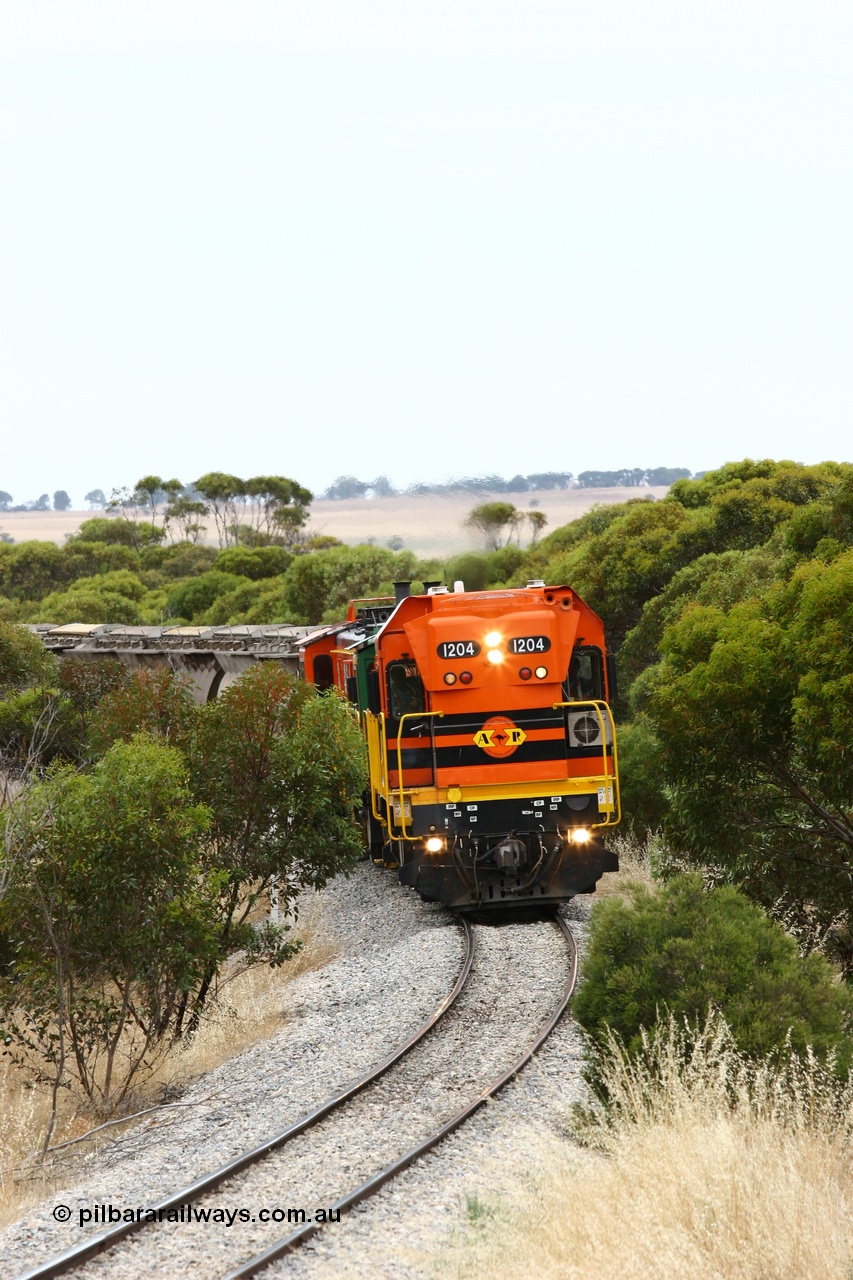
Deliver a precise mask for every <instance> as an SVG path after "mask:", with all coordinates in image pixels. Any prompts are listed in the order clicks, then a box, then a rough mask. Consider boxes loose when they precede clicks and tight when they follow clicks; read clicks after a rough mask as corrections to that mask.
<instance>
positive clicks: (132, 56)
mask: <svg viewBox="0 0 853 1280" xmlns="http://www.w3.org/2000/svg"><path fill="white" fill-rule="evenodd" d="M851 53H853V6H851V5H850V4H849V3H843V4H842V3H821V0H807V2H806V0H792V2H790V3H784V0H772V2H771V0H766V2H761V0H707V2H706V0H677V2H674V0H659V2H658V3H653V2H652V0H624V2H622V3H620V2H614V0H589V2H588V3H573V2H572V0H564V2H563V3H545V0H503V2H501V0H491V2H490V3H486V2H485V0H446V2H444V0H433V2H430V0H393V2H392V0H387V2H386V3H379V2H375V3H374V2H369V0H347V2H346V3H344V2H341V3H334V2H332V0H304V3H294V2H292V0H275V3H266V2H265V0H254V2H252V0H241V2H240V3H236V2H235V3H230V4H226V3H217V2H216V0H163V2H159V0H144V2H143V3H136V2H131V0H56V2H47V0H0V488H2V489H6V490H8V491H10V492H11V493H12V494H13V495H14V497H15V500H16V501H23V500H26V499H30V498H33V497H35V496H37V495H38V494H39V493H41V492H44V491H45V490H47V491H49V492H51V493H52V492H53V490H54V489H56V488H60V487H61V488H65V489H67V490H68V491H69V492H70V494H71V496H72V498H73V499H74V501H75V505H81V503H82V496H83V493H84V492H85V491H86V490H87V489H89V488H92V487H95V486H98V487H101V488H103V489H105V490H107V491H108V490H109V489H110V487H111V486H113V485H120V484H124V483H132V482H133V481H135V480H136V479H137V478H138V476H139V475H141V474H143V473H145V472H149V471H155V472H159V473H160V474H162V475H164V476H171V475H174V474H176V475H177V476H178V477H179V478H181V479H183V480H184V481H186V480H190V479H195V478H196V477H197V476H198V475H199V474H201V473H202V472H203V471H206V470H211V469H217V470H219V469H221V470H229V471H234V472H236V473H237V474H239V475H242V476H247V475H251V474H257V473H269V472H278V473H284V474H287V475H292V476H294V477H295V478H297V479H299V480H300V481H302V482H303V483H305V484H308V485H309V486H311V487H312V488H314V489H316V490H320V489H322V488H323V487H325V485H327V484H328V483H329V482H330V481H331V480H332V479H333V478H334V477H335V476H336V475H338V474H341V473H346V472H354V473H356V474H357V475H359V476H361V477H362V478H365V479H370V478H372V477H373V476H375V475H377V474H379V473H383V472H384V473H386V474H388V475H389V476H390V477H391V478H392V480H394V481H395V482H397V483H401V484H402V483H409V482H412V481H414V480H418V479H440V478H442V477H445V476H448V475H451V474H455V475H460V474H465V473H468V474H472V473H473V474H483V473H484V472H489V471H496V472H500V473H503V474H506V475H511V474H514V473H515V472H516V471H522V472H524V471H541V470H546V469H556V470H570V471H574V472H578V471H581V470H584V469H585V468H589V467H617V466H642V465H649V466H654V465H672V466H676V465H680V466H687V467H690V468H691V469H693V470H697V469H705V468H709V467H713V466H715V465H718V464H719V463H721V462H723V461H725V460H727V459H731V458H739V457H743V456H745V455H751V456H773V457H793V458H796V459H799V460H801V461H805V462H814V461H818V460H819V459H821V458H825V457H834V458H842V459H851V457H853V448H851V442H853V431H851V421H853V415H851V409H853V370H851V352H853V248H852V247H851V243H852V242H853V198H851V190H852V188H853V183H851V142H850V140H851V124H853V76H851V62H850V59H851Z"/></svg>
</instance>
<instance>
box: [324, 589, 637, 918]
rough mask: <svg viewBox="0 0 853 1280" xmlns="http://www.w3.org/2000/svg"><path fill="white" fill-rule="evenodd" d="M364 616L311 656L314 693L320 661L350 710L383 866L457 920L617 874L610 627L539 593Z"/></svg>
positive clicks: (415, 602) (422, 604) (579, 889)
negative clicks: (349, 699) (362, 743)
mask: <svg viewBox="0 0 853 1280" xmlns="http://www.w3.org/2000/svg"><path fill="white" fill-rule="evenodd" d="M371 603H372V605H373V609H374V612H373V614H372V615H371V616H370V617H367V616H365V612H364V602H356V603H355V604H354V605H353V606H351V609H350V615H351V616H350V617H349V618H348V620H347V623H346V624H342V625H341V626H340V627H335V628H324V629H322V632H317V633H314V635H313V636H309V637H308V638H307V639H306V640H305V641H304V642H303V651H304V654H305V671H306V676H308V678H314V679H315V683H317V684H318V686H319V685H320V680H319V679H316V677H315V674H314V673H315V672H318V659H319V658H321V657H322V656H323V655H324V654H326V655H328V657H329V659H330V660H331V661H332V664H333V667H334V670H335V684H336V685H337V687H338V688H340V689H341V690H342V691H345V692H346V691H349V692H350V695H351V696H353V695H354V696H355V698H356V700H357V703H358V706H359V714H360V717H361V723H362V727H363V731H364V734H365V739H366V744H367V751H368V760H369V771H370V782H369V787H368V794H367V795H366V797H365V811H366V827H367V831H368V836H369V843H370V845H371V848H372V852H373V854H374V856H375V857H377V859H378V860H380V859H381V860H383V861H391V860H392V861H394V862H395V863H396V864H397V865H398V866H399V875H400V879H401V880H402V882H403V883H404V884H410V885H412V886H413V887H415V888H417V889H418V890H419V892H420V893H421V894H422V895H423V896H424V897H426V898H432V899H437V900H439V901H441V902H445V903H447V904H448V905H449V906H453V907H457V908H465V907H501V906H504V907H506V906H517V905H519V904H522V903H528V904H529V903H531V902H534V903H537V904H546V903H547V904H551V903H556V902H560V901H563V900H565V899H566V898H570V897H573V896H574V895H575V894H576V893H591V892H593V891H594V889H595V884H596V882H597V881H598V879H599V878H600V877H601V875H602V873H603V872H604V871H611V870H614V871H615V870H617V869H618V862H617V859H616V857H615V855H614V854H613V853H611V852H609V851H608V850H607V849H606V847H605V845H604V841H603V833H604V831H605V829H606V828H608V827H612V826H615V825H616V823H617V822H618V821H619V816H620V815H619V782H618V768H617V754H616V739H615V731H614V725H613V718H612V715H611V712H610V706H609V698H610V697H612V696H613V692H612V685H613V682H614V680H615V671H614V668H613V662H612V658H609V657H608V655H607V652H606V649H605V643H604V631H603V626H602V623H601V620H600V619H599V618H598V617H597V615H596V614H595V613H593V611H592V610H591V609H589V608H588V606H586V605H585V604H584V603H583V601H582V600H580V598H579V597H578V596H577V595H576V594H575V593H574V592H572V591H571V590H570V589H569V588H567V587H546V586H544V585H542V584H539V583H536V584H531V585H530V586H528V587H527V588H518V589H512V590H505V591H493V592H489V591H480V592H465V591H459V590H456V591H454V592H452V593H451V592H448V591H447V590H446V589H433V590H431V591H430V592H428V593H427V594H426V595H421V596H406V597H405V598H403V599H400V600H398V601H397V602H396V603H395V604H393V605H392V604H391V603H390V602H383V604H382V611H381V612H382V616H379V613H377V612H376V602H371ZM360 606H361V613H360V612H359V610H360ZM323 673H324V664H323V663H322V662H320V664H319V674H320V675H322V674H323Z"/></svg>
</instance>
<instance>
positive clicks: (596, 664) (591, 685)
mask: <svg viewBox="0 0 853 1280" xmlns="http://www.w3.org/2000/svg"><path fill="white" fill-rule="evenodd" d="M602 667H603V664H602V661H601V650H600V649H596V648H595V647H594V646H593V645H589V646H587V647H584V648H577V649H575V650H574V652H573V653H572V660H571V662H570V663H569V674H568V677H567V679H566V682H565V684H564V685H563V693H564V694H565V695H566V701H567V702H593V701H597V700H600V699H602V698H603V697H604V679H603V673H602Z"/></svg>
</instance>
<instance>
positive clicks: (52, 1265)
mask: <svg viewBox="0 0 853 1280" xmlns="http://www.w3.org/2000/svg"><path fill="white" fill-rule="evenodd" d="M460 923H461V925H462V927H463V930H464V934H465V959H464V961H463V963H462V968H461V969H460V971H459V976H458V977H457V979H456V983H455V985H454V987H453V990H452V991H451V992H450V993H449V994H448V995H446V996H445V998H444V999H443V1000H442V1002H441V1004H440V1005H439V1006H438V1008H437V1009H436V1010H435V1012H434V1013H433V1014H432V1015H431V1016H430V1018H429V1020H428V1021H427V1022H425V1023H423V1025H422V1026H420V1027H419V1028H418V1030H417V1031H415V1032H414V1034H413V1035H411V1036H410V1037H409V1039H408V1040H406V1041H405V1043H404V1044H402V1045H400V1046H399V1047H398V1048H396V1049H394V1050H392V1052H391V1053H390V1054H388V1056H387V1057H386V1058H383V1059H382V1061H381V1062H380V1063H379V1065H378V1066H376V1067H374V1068H373V1069H372V1070H371V1071H370V1072H368V1074H367V1075H364V1076H362V1077H361V1078H360V1079H359V1080H356V1081H355V1083H354V1084H351V1085H347V1087H346V1088H345V1089H342V1090H341V1091H340V1092H339V1093H336V1094H335V1095H334V1096H333V1097H331V1098H329V1099H327V1101H326V1102H323V1103H321V1104H320V1106H319V1107H315V1109H314V1110H313V1111H310V1112H309V1113H308V1114H307V1115H305V1116H303V1117H302V1119H301V1120H297V1121H295V1122H294V1123H293V1124H291V1125H288V1127H287V1128H286V1129H282V1130H281V1131H280V1132H279V1133H276V1134H274V1135H273V1136H272V1137H271V1138H268V1139H267V1140H266V1141H265V1142H262V1143H261V1144H260V1145H259V1146H257V1147H252V1148H251V1150H249V1151H243V1152H242V1153H241V1154H240V1155H239V1156H235V1157H234V1159H233V1160H229V1161H228V1163H227V1164H224V1165H221V1166H220V1168H218V1169H215V1170H214V1171H213V1172H212V1173H207V1174H203V1175H202V1177H200V1178H197V1179H196V1181H195V1182H192V1183H190V1185H189V1186H187V1187H183V1188H182V1189H181V1190H180V1191H176V1192H174V1193H173V1194H172V1195H170V1196H168V1197H167V1198H166V1199H165V1200H160V1201H159V1202H158V1203H157V1204H154V1205H151V1206H150V1208H151V1209H152V1210H153V1211H154V1212H156V1213H157V1216H158V1218H159V1217H160V1213H161V1212H162V1213H164V1214H165V1213H166V1212H167V1211H168V1210H169V1209H179V1208H180V1207H181V1205H187V1204H192V1203H193V1201H194V1200H197V1199H199V1198H200V1197H201V1196H202V1195H204V1194H205V1193H206V1192H208V1191H213V1190H215V1188H216V1187H218V1186H221V1184H222V1183H223V1182H227V1180H228V1179H229V1178H233V1177H234V1175H235V1174H237V1173H241V1172H242V1171H243V1170H244V1169H247V1168H249V1167H250V1166H251V1165H253V1164H257V1163H258V1162H259V1161H261V1160H263V1159H264V1157H265V1156H267V1155H269V1153H270V1152H271V1151H277V1150H278V1149H279V1148H280V1147H283V1146H284V1145H285V1143H287V1142H289V1141H290V1140H291V1138H295V1137H296V1136H297V1135H298V1134H300V1133H304V1132H305V1130H306V1129H311V1128H313V1126H314V1125H316V1124H319V1122H320V1121H321V1120H323V1119H324V1118H325V1117H326V1116H327V1115H329V1113H330V1112H331V1111H334V1110H335V1109H336V1108H337V1107H340V1106H342V1105H343V1104H344V1103H345V1102H349V1100H350V1099H351V1098H354V1097H355V1096H356V1094H358V1093H361V1091H362V1090H363V1089H366V1088H367V1086H368V1085H370V1084H373V1083H374V1081H376V1080H378V1079H379V1078H380V1076H383V1075H384V1074H385V1073H386V1071H388V1070H390V1068H391V1067H393V1066H394V1064H395V1063H397V1062H399V1061H400V1059H401V1058H402V1057H404V1056H405V1054H407V1053H408V1052H409V1051H410V1050H411V1049H413V1048H414V1046H415V1045H416V1044H417V1043H418V1042H419V1041H420V1040H422V1039H423V1038H424V1036H425V1035H426V1034H427V1032H429V1031H431V1030H432V1028H433V1027H434V1026H435V1024H436V1023H437V1022H438V1021H439V1019H440V1018H442V1017H443V1016H444V1014H445V1013H447V1010H448V1009H449V1008H450V1007H451V1005H453V1004H454V1003H455V1001H456V999H457V997H458V996H459V994H460V993H461V991H462V988H463V987H464V986H465V983H466V982H467V980H468V975H469V974H470V972H471V966H472V964H473V963H474V933H473V930H472V929H471V925H470V923H469V922H468V920H465V919H462V920H460ZM149 1225H151V1226H153V1225H155V1224H154V1223H150V1222H145V1221H141V1222H123V1223H120V1224H118V1225H117V1226H115V1227H111V1228H110V1229H109V1230H107V1231H100V1232H98V1234H97V1235H94V1236H89V1237H88V1239H86V1240H84V1241H82V1243H80V1244H79V1245H74V1246H73V1248H71V1249H66V1251H65V1252H64V1253H60V1254H57V1255H56V1256H55V1257H53V1258H49V1259H48V1260H47V1262H43V1263H40V1264H39V1265H38V1266H36V1267H33V1268H32V1269H31V1270H29V1271H25V1272H22V1273H21V1274H20V1275H19V1276H18V1277H17V1280H52V1277H54V1276H60V1275H62V1274H63V1273H64V1272H66V1271H70V1270H71V1269H72V1267H76V1266H79V1265H80V1264H81V1263H84V1262H88V1261H89V1259H90V1258H94V1257H97V1255H98V1254H100V1253H104V1252H106V1251H107V1250H108V1249H111V1248H112V1247H113V1246H114V1245H116V1244H118V1242H119V1241H120V1240H123V1239H124V1238H125V1237H126V1236H129V1235H131V1234H132V1233H133V1232H136V1231H139V1230H140V1229H142V1228H143V1227H146V1226H149Z"/></svg>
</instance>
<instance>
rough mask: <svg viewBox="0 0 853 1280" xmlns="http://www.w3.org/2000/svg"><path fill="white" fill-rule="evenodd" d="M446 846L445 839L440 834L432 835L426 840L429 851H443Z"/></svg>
mask: <svg viewBox="0 0 853 1280" xmlns="http://www.w3.org/2000/svg"><path fill="white" fill-rule="evenodd" d="M443 848H444V841H443V840H442V839H441V837H440V836H430V838H429V840H427V842H426V851H427V853H441V851H442V849H443Z"/></svg>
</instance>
